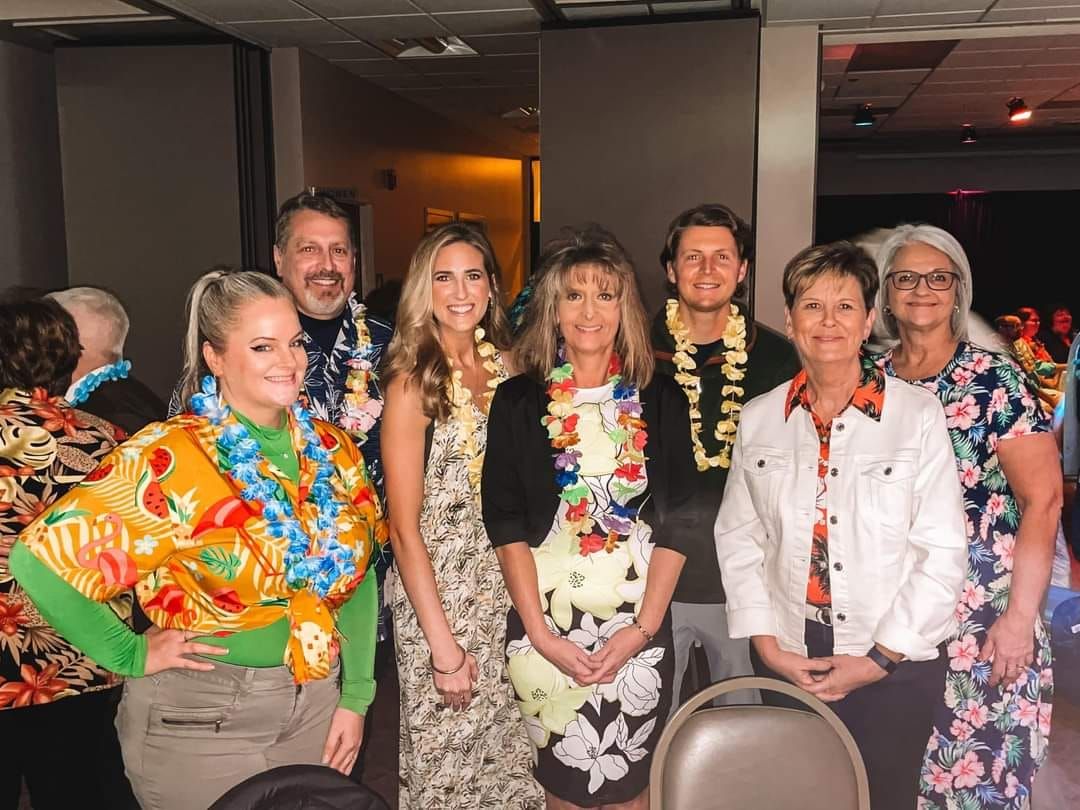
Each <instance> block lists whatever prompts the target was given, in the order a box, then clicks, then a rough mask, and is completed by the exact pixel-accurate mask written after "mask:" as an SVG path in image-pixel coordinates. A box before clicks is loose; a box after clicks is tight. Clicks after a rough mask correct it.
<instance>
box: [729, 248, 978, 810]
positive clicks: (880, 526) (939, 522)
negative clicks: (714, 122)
mask: <svg viewBox="0 0 1080 810" xmlns="http://www.w3.org/2000/svg"><path fill="white" fill-rule="evenodd" d="M877 288H878V275H877V268H876V267H875V266H874V261H873V259H871V258H870V256H869V255H867V253H866V252H865V251H864V250H862V249H861V248H858V247H856V246H854V245H852V244H851V243H849V242H836V243H833V244H829V245H823V246H819V247H812V248H807V249H806V250H804V251H802V252H801V253H799V254H798V255H796V256H795V257H794V258H793V259H792V260H791V261H790V262H789V263H788V265H787V267H786V268H785V269H784V277H783V290H784V303H785V313H786V321H787V330H788V334H789V335H790V336H791V338H792V341H793V342H794V344H795V348H796V349H797V350H798V352H799V359H800V360H801V361H802V367H803V370H802V371H801V372H800V373H799V374H798V375H797V376H796V377H795V378H794V379H793V380H792V381H791V382H790V383H786V384H783V385H779V386H777V387H776V388H774V389H773V390H772V391H770V392H769V393H767V394H764V395H762V396H760V397H757V398H756V399H754V400H752V401H751V402H749V403H747V404H746V406H745V407H744V408H743V414H742V421H741V422H740V424H739V431H738V433H737V435H736V439H735V450H734V455H733V458H732V465H731V471H730V473H729V475H728V481H727V486H726V488H725V490H724V500H723V503H722V505H721V507H720V513H719V515H718V516H717V519H716V553H717V557H718V558H719V561H720V570H721V572H722V573H723V576H724V583H725V585H726V587H727V596H728V601H727V611H728V622H729V627H730V630H731V634H732V636H734V637H736V638H747V637H749V638H750V639H751V641H752V647H751V651H752V653H753V656H754V659H755V661H754V668H755V671H757V673H758V674H759V675H766V676H769V675H771V676H773V677H776V676H779V677H781V678H784V679H785V680H788V681H791V682H792V683H794V684H795V685H796V686H799V687H801V688H803V689H805V690H806V691H808V692H810V693H811V694H814V695H816V696H818V697H819V698H821V699H822V700H825V701H828V702H829V703H830V706H831V708H832V709H833V710H834V711H835V712H836V713H837V714H838V715H839V716H840V719H841V720H843V722H844V724H845V725H846V726H847V727H848V730H850V731H851V734H852V736H853V737H854V738H855V742H856V743H857V744H858V746H859V750H860V752H861V753H862V757H863V761H864V762H865V763H866V769H867V773H868V776H869V779H870V801H871V804H872V805H873V807H874V810H912V808H914V807H915V801H916V796H917V795H918V786H919V769H920V766H921V764H922V758H923V753H924V752H925V750H926V740H927V738H928V737H929V734H930V729H931V721H932V717H933V710H934V706H935V704H936V703H937V701H938V700H940V695H941V684H942V682H943V680H944V677H945V666H946V659H945V656H944V644H943V642H944V641H945V640H946V639H948V638H949V637H950V635H951V633H952V631H953V629H954V628H955V626H956V619H955V616H954V613H955V610H956V602H957V599H958V598H959V596H960V592H961V587H962V585H963V582H964V558H965V556H966V550H967V545H966V542H965V538H964V512H963V504H962V501H961V496H960V483H959V481H958V480H957V477H956V468H955V461H954V459H953V454H952V447H951V445H950V444H949V434H948V432H947V430H946V428H945V414H944V413H943V412H942V409H941V406H940V404H939V403H938V402H937V400H936V399H935V398H934V397H933V396H932V395H930V394H928V393H926V392H925V391H922V390H920V389H918V388H917V387H915V386H911V385H907V384H906V383H903V382H900V381H899V380H895V379H892V378H887V377H886V376H885V375H883V374H882V373H881V371H880V369H878V367H877V366H876V365H875V364H874V362H873V361H872V359H871V358H870V357H869V356H868V355H867V354H865V352H862V351H861V350H860V348H861V346H862V344H863V342H864V341H865V340H866V339H867V338H868V337H869V335H870V330H871V326H872V325H873V322H874V310H873V305H874V297H875V295H876V293H877ZM764 697H765V700H766V701H767V702H769V703H773V702H779V701H777V700H776V698H775V697H773V696H764Z"/></svg>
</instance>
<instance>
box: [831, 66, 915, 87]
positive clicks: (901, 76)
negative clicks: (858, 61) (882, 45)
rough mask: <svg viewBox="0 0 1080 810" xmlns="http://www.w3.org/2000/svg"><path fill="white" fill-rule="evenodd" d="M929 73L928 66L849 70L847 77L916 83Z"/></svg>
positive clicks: (861, 79)
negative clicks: (904, 68) (909, 68)
mask: <svg viewBox="0 0 1080 810" xmlns="http://www.w3.org/2000/svg"><path fill="white" fill-rule="evenodd" d="M929 75H930V68H912V69H911V70H849V71H848V77H849V78H852V79H859V80H860V81H878V80H882V81H890V82H900V81H904V82H911V83H912V84H918V83H919V82H921V81H922V80H923V79H925V78H926V77H927V76H929Z"/></svg>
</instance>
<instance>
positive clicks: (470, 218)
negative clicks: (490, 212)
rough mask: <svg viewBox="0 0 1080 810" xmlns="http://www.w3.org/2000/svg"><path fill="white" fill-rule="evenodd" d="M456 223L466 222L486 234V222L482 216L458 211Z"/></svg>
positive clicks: (485, 218)
mask: <svg viewBox="0 0 1080 810" xmlns="http://www.w3.org/2000/svg"><path fill="white" fill-rule="evenodd" d="M457 218H458V222H468V223H470V224H472V225H475V226H476V227H477V228H479V229H480V230H482V231H483V232H484V233H487V227H488V221H487V217H485V216H484V215H483V214H470V213H467V212H466V211H458V215H457Z"/></svg>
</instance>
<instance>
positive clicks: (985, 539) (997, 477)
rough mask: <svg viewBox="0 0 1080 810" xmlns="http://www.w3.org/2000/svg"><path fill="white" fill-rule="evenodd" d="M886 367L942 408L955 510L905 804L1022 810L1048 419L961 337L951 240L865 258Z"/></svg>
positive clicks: (963, 270)
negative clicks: (956, 580) (959, 534)
mask: <svg viewBox="0 0 1080 810" xmlns="http://www.w3.org/2000/svg"><path fill="white" fill-rule="evenodd" d="M878 268H879V272H880V274H881V282H882V283H881V287H880V290H879V292H878V300H877V306H878V310H879V314H880V317H879V323H880V324H881V326H882V329H883V331H884V332H885V334H886V336H887V337H888V338H890V339H891V340H892V341H894V342H895V346H894V347H893V348H892V349H891V350H889V351H887V352H885V353H884V355H883V356H882V363H883V367H884V370H885V372H886V373H887V374H890V375H892V376H896V377H900V378H903V379H905V380H908V381H909V382H912V383H914V384H916V385H921V386H923V387H924V388H926V389H928V390H930V391H932V392H933V393H935V394H936V395H937V396H938V398H939V399H940V400H941V403H942V405H943V406H944V408H945V418H946V426H947V427H948V429H949V433H950V436H951V438H952V444H953V452H954V454H955V456H956V466H957V472H958V474H959V476H960V482H961V485H962V487H963V490H964V506H965V509H966V512H967V529H968V566H967V581H966V583H965V586H964V591H963V594H962V596H961V597H960V603H959V604H958V605H957V608H956V611H957V619H958V620H959V622H960V624H959V629H958V630H957V633H956V636H955V637H954V638H953V640H952V641H951V642H950V643H949V647H948V653H949V669H948V672H947V675H946V679H945V684H944V689H943V695H942V697H943V700H942V701H941V704H940V705H939V706H938V709H937V713H936V716H935V723H934V732H933V735H932V736H931V739H930V742H929V745H928V748H927V752H926V756H925V759H924V762H923V771H922V783H921V785H920V788H921V796H922V799H921V801H920V803H919V807H920V808H922V809H923V810H934V809H936V808H945V807H965V808H988V807H1010V808H1011V807H1024V806H1027V800H1028V797H1029V795H1030V791H1031V782H1032V780H1033V778H1034V776H1035V773H1036V771H1037V770H1038V768H1039V765H1040V764H1041V763H1042V762H1043V760H1044V759H1045V757H1046V745H1047V739H1048V737H1049V734H1050V709H1051V706H1050V703H1051V698H1052V695H1053V674H1052V672H1051V669H1050V660H1051V659H1050V644H1049V639H1048V637H1047V635H1046V631H1045V629H1044V628H1043V625H1042V622H1041V620H1040V618H1039V613H1040V605H1041V604H1042V600H1043V595H1044V593H1045V591H1046V586H1047V583H1048V582H1049V580H1050V571H1051V562H1052V559H1053V555H1054V539H1055V533H1056V529H1057V523H1058V518H1059V516H1060V512H1061V484H1062V482H1061V475H1060V467H1059V465H1058V451H1057V445H1056V443H1055V442H1054V438H1053V435H1052V434H1051V433H1050V432H1049V430H1050V422H1049V419H1048V418H1047V415H1046V414H1045V413H1044V412H1043V410H1042V408H1041V407H1040V405H1039V402H1038V399H1037V397H1036V395H1035V392H1034V391H1032V390H1031V388H1030V387H1029V386H1028V383H1027V379H1026V377H1025V375H1024V373H1023V371H1022V370H1021V369H1020V367H1019V366H1018V365H1017V364H1016V363H1015V362H1014V361H1013V359H1012V358H1011V357H1010V356H1008V355H1005V354H998V353H996V352H992V351H988V350H987V349H984V348H982V347H980V346H978V345H975V344H973V343H971V342H969V341H968V336H967V318H968V310H969V308H970V303H971V287H972V283H971V270H970V267H969V265H968V260H967V256H965V255H964V250H963V248H961V247H960V244H959V243H958V242H957V241H956V239H955V238H953V236H952V235H950V234H949V233H947V232H946V231H943V230H941V229H940V228H935V227H933V226H930V225H902V226H900V227H899V228H897V229H896V230H895V231H894V232H893V234H892V236H890V237H889V238H888V239H887V240H886V241H885V242H884V243H883V244H882V245H881V248H880V250H879V253H878Z"/></svg>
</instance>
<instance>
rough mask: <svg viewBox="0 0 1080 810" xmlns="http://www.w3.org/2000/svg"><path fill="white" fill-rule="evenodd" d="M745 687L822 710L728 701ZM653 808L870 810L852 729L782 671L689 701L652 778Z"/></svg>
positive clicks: (734, 681) (656, 757)
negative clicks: (720, 702) (721, 700)
mask: <svg viewBox="0 0 1080 810" xmlns="http://www.w3.org/2000/svg"><path fill="white" fill-rule="evenodd" d="M740 689H759V690H762V691H769V692H779V693H782V694H784V695H787V696H788V697H791V698H794V699H796V700H798V701H800V702H801V703H804V704H806V706H807V707H808V708H809V709H811V710H812V711H813V712H816V714H812V713H810V712H806V711H800V710H798V709H785V708H781V707H778V706H759V705H749V706H721V707H718V708H710V709H705V710H703V711H699V712H696V711H695V710H696V709H698V708H699V707H700V706H702V705H704V704H705V703H707V702H709V701H711V700H713V699H714V698H716V697H718V696H720V695H725V694H727V693H729V692H734V691H737V690H740ZM649 800H650V807H651V808H652V810H743V809H744V808H768V810H870V788H869V783H868V781H867V778H866V767H865V766H864V765H863V761H862V757H861V756H860V754H859V749H858V747H857V746H856V744H855V739H854V738H853V737H852V736H851V732H849V731H848V730H847V728H846V727H845V726H844V723H843V721H841V720H840V718H839V717H837V716H836V713H835V712H833V710H832V709H830V708H829V707H828V706H826V705H825V704H824V703H823V702H821V701H820V700H818V699H817V698H816V697H814V696H813V695H811V694H809V693H808V692H805V691H803V690H802V689H799V688H798V687H796V686H793V685H792V684H789V683H787V682H786V681H780V680H776V679H774V678H756V677H746V678H730V679H728V680H726V681H721V682H719V683H715V684H713V685H711V686H708V687H706V688H705V689H703V690H702V691H701V692H699V693H698V694H696V695H694V697H692V698H691V699H690V700H688V701H687V702H686V703H684V704H683V705H682V706H681V707H680V708H679V710H678V711H677V712H675V715H674V716H673V717H672V718H671V720H670V722H669V723H668V725H667V728H666V729H664V733H663V735H661V737H660V742H659V743H658V744H657V747H656V752H655V753H654V754H653V761H652V767H651V770H650V779H649Z"/></svg>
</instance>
